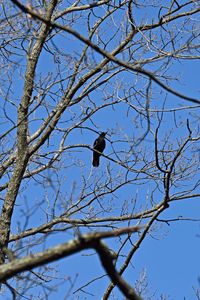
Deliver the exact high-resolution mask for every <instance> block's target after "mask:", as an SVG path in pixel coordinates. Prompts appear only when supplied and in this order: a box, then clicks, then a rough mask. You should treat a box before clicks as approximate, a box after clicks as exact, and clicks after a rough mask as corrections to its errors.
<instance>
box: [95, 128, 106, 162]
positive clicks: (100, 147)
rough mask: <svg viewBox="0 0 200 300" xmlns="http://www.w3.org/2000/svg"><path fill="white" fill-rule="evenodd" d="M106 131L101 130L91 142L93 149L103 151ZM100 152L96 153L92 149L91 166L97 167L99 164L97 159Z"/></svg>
mask: <svg viewBox="0 0 200 300" xmlns="http://www.w3.org/2000/svg"><path fill="white" fill-rule="evenodd" d="M106 133H107V132H102V133H101V134H100V135H99V137H98V138H97V139H96V140H95V141H94V144H93V149H94V150H97V151H99V152H101V153H102V152H103V150H104V149H105V147H106V141H105V136H106ZM100 156H101V154H100V153H97V152H96V151H93V162H92V165H93V167H98V166H99V160H100Z"/></svg>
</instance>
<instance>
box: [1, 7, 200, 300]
mask: <svg viewBox="0 0 200 300" xmlns="http://www.w3.org/2000/svg"><path fill="white" fill-rule="evenodd" d="M67 2H68V1H64V2H63V5H66V3H67ZM140 2H141V1H140ZM147 2H149V1H147ZM169 2H170V1H167V3H168V4H169ZM84 3H85V2H84ZM158 3H159V1H158ZM140 4H141V6H140V7H139V6H138V7H137V8H135V10H134V14H135V16H136V18H135V21H136V25H138V24H140V23H141V24H145V23H151V21H152V20H153V19H154V20H155V19H156V17H157V15H158V11H159V9H160V5H161V4H162V1H161V2H160V3H159V4H158V5H157V6H156V5H155V7H151V8H149V10H147V9H146V8H144V7H143V6H142V3H140ZM162 5H164V4H162ZM163 9H165V8H164V7H163ZM181 11H182V10H181ZM104 13H105V11H102V10H101V8H98V9H97V10H96V14H92V15H91V19H90V22H91V24H93V22H95V20H97V19H98V18H100V16H101V15H103V14H104ZM154 14H155V16H154ZM97 15H98V17H97ZM87 16H88V12H87ZM126 16H127V14H126V10H123V9H122V10H120V11H119V12H118V13H116V15H115V17H114V19H109V22H108V21H106V22H108V23H106V22H105V25H102V27H100V29H101V30H102V31H101V30H100V33H99V35H96V36H94V39H93V42H94V43H99V46H100V47H101V48H103V46H104V44H103V42H101V40H100V39H99V37H101V36H103V34H102V32H105V34H104V35H105V38H107V40H106V42H107V44H105V45H106V46H105V49H106V50H107V51H110V50H111V49H113V48H114V47H116V45H117V44H118V43H119V40H120V39H122V38H123V37H124V33H125V32H126V30H127V29H126V26H129V25H130V24H128V25H127V22H126V19H125V17H126ZM69 18H70V17H69ZM152 18H153V19H152ZM194 18H196V16H195V17H194ZM86 20H87V18H86V17H80V19H79V18H77V22H75V23H73V22H74V19H72V20H71V19H67V21H68V22H69V24H71V26H72V27H73V28H74V29H76V30H77V31H79V32H80V33H81V34H83V35H84V36H87V30H88V27H87V26H88V23H87V21H86ZM88 20H89V17H88ZM144 21H145V22H144ZM91 24H90V25H91ZM107 24H108V25H107ZM110 24H112V26H113V27H112V26H111V25H110ZM116 24H117V26H116ZM118 24H120V25H121V26H122V25H124V26H125V25H126V26H125V27H123V26H122V27H121V28H122V29H123V30H122V33H123V34H121V35H120V30H119V29H120V26H118ZM175 24H176V27H174V32H176V33H177V37H176V38H175V42H176V43H175V44H176V47H177V48H178V47H179V46H180V45H181V43H184V41H186V40H187V38H188V36H189V32H190V30H189V29H191V27H190V26H191V25H190V24H189V25H188V31H187V30H186V29H185V28H183V27H180V28H179V25H180V24H181V21H177V23H175ZM35 26H36V27H37V25H35ZM138 26H139V25H138ZM172 26H173V25H172ZM124 28H125V29H124ZM128 28H129V27H128ZM166 28H167V27H166ZM114 32H116V35H115V36H114V37H113V41H111V42H109V37H111V36H112V34H113V33H114ZM35 34H36V33H35ZM162 34H163V35H161V33H160V29H158V30H155V31H152V35H151V38H152V41H153V42H152V43H151V45H149V44H148V38H149V37H150V35H149V34H148V32H147V33H146V32H144V33H142V32H140V33H138V35H136V37H135V41H134V45H133V46H132V47H130V49H128V50H127V51H125V53H124V55H121V54H120V55H118V58H120V59H124V60H125V61H127V58H128V57H129V55H130V57H131V58H130V61H131V63H133V64H134V63H135V61H140V62H142V61H143V60H145V59H147V58H150V57H152V56H154V55H156V54H160V52H159V49H160V48H159V47H160V45H161V44H162V43H161V40H162V39H163V38H164V37H165V38H166V39H167V38H168V39H169V36H170V35H167V34H166V36H165V30H164V31H162ZM104 42H105V41H104ZM47 44H48V46H49V48H45V49H44V50H43V52H42V55H41V57H40V60H39V63H38V66H37V72H36V76H35V86H34V92H33V96H36V95H38V94H39V93H41V94H42V92H41V91H45V92H44V95H43V96H44V105H43V106H41V107H40V108H39V109H38V110H35V112H34V113H33V114H32V115H31V116H30V119H29V120H30V128H29V129H30V134H33V133H34V132H35V131H36V130H37V129H38V128H39V126H40V125H41V124H42V123H43V121H44V118H46V117H47V116H48V114H49V113H50V112H51V111H52V110H53V109H54V108H55V107H56V105H57V103H58V102H59V101H60V99H61V97H62V96H63V93H64V92H63V91H64V90H65V89H66V87H67V85H68V84H69V80H68V76H70V75H71V73H72V70H73V62H74V61H77V59H78V58H80V54H81V51H82V49H83V43H82V42H80V41H77V40H76V38H74V37H72V36H71V35H69V34H68V33H63V34H58V35H57V36H55V37H54V38H52V40H50V41H49V42H48V43H47ZM166 44H167V45H166V47H165V48H164V50H163V49H162V50H163V51H166V52H167V51H170V50H171V51H172V49H173V47H172V44H170V43H169V45H168V43H167V42H166ZM55 45H56V46H55ZM153 45H154V46H155V47H154V46H153ZM26 47H28V43H27V45H26ZM56 47H57V48H56ZM148 47H149V51H148ZM56 49H59V51H57V52H56ZM48 50H49V51H48ZM50 50H51V51H50ZM173 50H174V49H173ZM133 53H134V54H135V55H133ZM23 55H24V56H23V59H22V61H21V64H22V66H21V68H20V69H17V70H15V72H14V74H17V75H18V76H16V79H15V80H14V81H13V87H14V88H15V89H16V91H15V92H14V93H13V98H14V97H15V101H16V104H18V103H19V100H20V97H21V94H22V88H23V83H24V81H23V79H24V73H23V72H24V70H25V68H24V65H25V52H23ZM101 60H102V56H101V55H99V54H97V53H96V52H95V51H91V50H88V52H87V58H85V61H84V62H83V65H82V67H83V68H82V69H81V71H80V74H79V76H78V77H77V79H76V81H75V83H77V82H78V81H79V79H80V77H81V76H82V75H84V74H86V73H87V72H88V71H91V70H93V68H95V66H96V65H97V63H99V62H100V61H101ZM164 62H165V63H163V61H160V60H158V61H155V62H151V63H147V62H145V63H144V65H142V67H144V69H145V70H149V71H151V72H154V74H155V76H157V74H158V75H160V74H162V76H163V77H162V78H161V81H163V82H166V85H168V86H170V87H171V88H173V89H175V90H176V91H178V92H180V93H182V94H184V95H187V96H191V97H193V98H199V63H198V61H197V60H196V59H191V60H186V59H179V58H173V59H172V60H171V61H170V62H168V56H167V55H166V58H165V59H164ZM109 67H110V70H109V72H108V73H107V74H105V75H103V76H102V78H103V79H105V78H106V77H107V76H110V74H111V73H112V72H114V71H115V67H116V65H115V64H114V63H112V64H110V65H109ZM116 69H117V68H116ZM58 74H59V76H58ZM95 76H98V74H97V75H95ZM164 76H166V77H165V78H164ZM100 80H101V79H99V81H98V80H97V82H100ZM165 80H166V81H165ZM88 83H90V84H91V82H89V81H88V82H87V83H86V84H85V85H84V86H83V87H82V86H81V87H80V88H79V89H78V91H77V93H76V94H75V95H74V96H73V98H72V100H77V99H78V97H81V93H82V92H83V89H84V88H86V85H87V84H88ZM148 83H149V79H147V78H146V77H145V76H143V75H139V74H138V73H136V72H133V71H123V72H119V73H118V74H117V75H116V76H113V77H111V78H110V79H109V80H107V82H106V83H105V84H102V85H101V86H100V87H96V88H95V89H94V91H92V92H88V94H86V95H85V97H84V98H83V99H82V100H81V102H80V103H78V104H77V105H72V106H70V107H68V108H67V110H66V111H65V112H64V113H63V116H62V118H61V119H60V121H59V123H58V124H57V127H56V129H55V132H54V133H53V135H52V136H51V137H50V139H49V140H48V143H46V144H44V146H42V148H41V152H38V153H36V156H35V157H34V159H35V160H33V161H32V162H31V164H30V165H29V171H31V170H32V169H34V168H35V167H36V166H38V165H40V164H41V165H42V164H44V163H46V160H48V159H49V157H51V154H52V153H53V152H54V151H57V150H58V148H59V145H60V142H61V139H62V138H63V136H64V135H65V132H66V131H67V130H68V129H69V128H72V127H73V126H74V125H75V124H78V123H79V122H80V121H81V120H83V119H84V117H85V116H87V114H89V113H90V111H91V110H92V109H94V108H95V107H100V106H102V105H105V103H109V102H112V101H115V100H120V99H121V102H120V101H118V103H117V104H114V105H109V106H106V107H105V108H102V109H100V110H99V111H97V112H96V113H95V114H93V115H92V116H91V118H89V119H87V120H85V121H83V122H82V123H81V124H79V125H80V126H75V128H72V130H71V131H69V135H68V136H67V138H66V140H65V141H64V146H65V147H67V146H69V145H79V146H78V147H76V148H71V149H69V150H66V151H64V152H63V155H62V157H61V158H60V161H59V162H57V163H56V164H55V169H51V170H50V169H49V170H45V171H44V172H43V173H42V174H41V175H40V174H38V175H36V176H34V178H29V179H25V180H24V182H23V184H22V186H21V191H20V193H19V196H18V198H17V201H16V207H15V210H14V215H13V222H12V230H13V233H17V232H18V231H22V230H25V229H28V228H32V227H36V226H39V225H41V224H43V223H45V222H47V221H49V220H51V218H52V215H53V214H54V215H55V216H59V215H60V214H62V213H63V211H65V210H67V209H68V208H69V207H70V205H73V204H74V203H77V201H78V199H79V197H80V195H81V190H82V189H83V187H84V186H85V187H86V188H85V194H86V195H87V196H86V198H85V200H84V201H85V202H86V201H89V199H91V198H92V196H93V195H95V193H94V190H95V189H97V187H101V185H102V186H103V185H105V186H104V187H103V188H102V191H104V190H105V189H106V188H107V187H109V188H112V187H113V186H114V185H115V184H116V183H117V182H120V180H123V179H124V178H126V179H127V180H130V181H131V183H130V184H127V185H125V186H123V187H121V188H120V189H119V190H117V191H115V192H113V193H112V194H107V195H105V196H99V197H98V198H97V199H95V201H93V202H92V203H91V204H90V205H87V207H86V208H83V209H82V210H81V211H78V213H74V214H72V215H71V219H78V218H80V219H81V220H84V219H89V218H94V217H97V218H105V217H112V216H120V215H126V214H127V215H129V214H131V213H132V214H135V213H138V212H141V211H143V210H145V209H149V208H151V207H154V206H155V205H156V204H158V203H160V202H161V201H162V199H163V195H164V187H163V181H162V175H163V174H162V173H161V172H160V171H159V170H157V169H156V167H155V147H154V139H155V136H154V135H155V130H156V128H157V126H158V123H159V120H160V119H161V118H162V123H161V126H160V128H159V130H158V148H159V150H163V153H164V154H163V156H165V155H166V158H167V159H169V157H173V155H174V153H176V151H177V149H178V147H179V146H180V144H181V142H183V140H185V139H186V138H187V136H188V133H189V132H188V128H187V120H188V121H189V126H190V129H191V130H192V132H193V136H194V137H196V136H198V135H199V111H200V110H199V107H197V105H196V104H193V103H191V102H189V101H186V100H183V99H181V98H180V97H177V96H174V95H173V94H171V93H167V92H166V91H164V90H163V89H162V88H160V87H159V86H158V85H157V84H156V83H154V82H152V83H151V86H150V98H151V99H150V103H149V104H150V105H149V113H150V123H149V125H150V128H149V131H148V133H147V135H146V136H145V138H144V139H142V141H140V138H141V137H143V136H144V134H145V132H146V130H147V127H148V122H147V119H148V117H147V115H145V114H146V111H145V106H146V104H147V102H146V99H147V89H148ZM49 86H50V87H49ZM91 86H92V85H91ZM88 90H89V88H88ZM127 99H128V101H130V103H131V105H132V107H131V105H130V103H129V104H128V103H127V102H126V100H127ZM6 105H8V114H10V115H9V118H10V119H12V121H9V122H8V123H6V124H4V123H2V128H3V129H2V130H3V131H4V130H5V128H7V129H8V128H10V127H11V126H13V124H12V122H14V123H15V122H16V118H17V108H16V107H15V106H13V105H12V103H7V104H6ZM33 105H34V104H33ZM133 106H134V108H133ZM183 107H187V108H186V109H183ZM194 107H195V108H194ZM175 108H177V110H176V111H174V110H173V109H175ZM163 109H164V111H165V112H164V114H162V112H161V111H162V110H163ZM178 109H180V110H178ZM1 111H3V109H2V110H1ZM11 115H12V118H11ZM2 118H5V116H3V117H2ZM9 118H8V119H9ZM102 131H107V138H106V149H105V151H104V153H105V155H107V156H108V157H110V158H112V159H114V160H117V161H119V160H120V159H121V161H122V162H123V161H124V160H126V159H129V163H128V165H129V166H130V167H132V168H133V169H134V170H138V177H137V176H136V173H135V172H127V170H126V169H125V168H123V167H122V166H120V165H119V164H117V163H116V162H113V161H110V160H109V159H107V158H105V157H101V163H100V167H99V168H92V165H91V161H92V151H91V149H88V148H87V147H84V145H90V146H92V145H93V142H94V140H95V139H96V138H97V136H98V135H97V133H98V132H99V133H100V132H102ZM12 133H13V134H14V135H15V134H16V131H15V130H13V131H12ZM9 143H10V144H14V143H15V139H13V138H11V139H10V142H9ZM199 147H200V145H199V142H198V141H195V142H194V143H190V145H189V146H188V147H187V148H186V150H185V153H184V155H183V156H181V157H180V159H179V160H178V162H177V166H176V168H175V172H179V171H180V170H181V168H182V169H183V178H181V177H180V174H179V175H176V176H175V175H174V178H173V187H172V188H171V190H170V195H172V196H175V195H177V196H180V195H181V194H184V193H186V192H185V191H188V194H192V193H195V194H199V193H200V188H199V183H198V181H199V159H200V155H199ZM167 150H168V154H165V153H166V151H167ZM44 153H45V155H43V154H44ZM37 155H38V156H37ZM167 155H168V156H167ZM127 157H128V158H127ZM161 158H162V155H160V156H159V159H160V161H161V160H162V159H161ZM131 160H132V162H131ZM145 164H146V168H147V169H148V168H149V170H150V171H149V173H148V176H146V174H142V173H141V172H140V169H141V168H142V167H143V166H144V165H145ZM190 165H191V166H190ZM161 166H162V167H164V163H162V162H161ZM189 166H190V167H189ZM190 172H191V173H190ZM186 173H187V174H188V175H187V177H186V179H184V174H186ZM150 175H152V176H150ZM109 176H111V178H112V180H111V181H109V178H110V177H109ZM120 176H121V177H120ZM8 178H9V177H6V178H3V179H2V182H1V184H4V183H5V182H7V180H8ZM106 182H107V185H106V184H105V183H106ZM195 183H197V185H196V187H195V188H193V187H194V185H195ZM191 189H192V191H191V192H190V190H191ZM58 191H59V193H58ZM97 192H98V190H97ZM93 193H94V194H93ZM84 201H82V202H81V204H82V203H83V204H84V203H85V202H84ZM79 204H80V203H78V204H77V207H78V205H79ZM27 211H29V215H28V218H27ZM158 219H159V221H158V222H155V224H154V225H153V226H152V228H151V229H150V231H149V234H148V235H147V236H146V238H145V239H144V241H143V242H142V244H141V245H140V247H139V249H138V250H137V251H136V254H135V255H134V256H133V259H132V261H131V264H130V265H129V268H128V269H127V270H126V272H125V273H124V274H123V277H124V278H125V279H126V280H127V282H129V283H130V284H131V285H133V286H136V287H137V282H138V280H141V281H142V282H143V285H144V286H146V289H145V292H143V294H142V295H143V297H144V299H145V300H150V299H151V300H158V299H160V300H161V299H162V300H196V299H198V298H197V297H196V296H195V290H196V289H199V290H200V283H199V278H200V268H199V265H200V263H199V252H200V201H199V197H194V198H189V199H184V200H181V201H173V202H170V205H169V208H168V209H166V210H165V211H164V212H163V213H162V214H160V215H159V217H158ZM20 221H21V224H20V225H19V223H20ZM137 222H139V221H138V220H136V221H135V220H131V221H130V222H129V221H125V222H123V223H115V224H112V225H113V226H116V227H117V226H118V227H125V226H130V225H131V226H134V225H135V224H136V223H137ZM146 222H147V219H144V220H142V221H141V223H142V224H143V225H145V224H146ZM95 226H96V227H95ZM95 226H93V227H92V226H91V227H88V228H84V227H80V228H79V229H77V228H72V229H71V228H70V229H69V230H64V229H63V230H62V231H60V232H56V231H55V232H54V233H52V234H47V235H45V236H44V235H41V240H37V239H36V237H31V238H30V239H29V238H28V239H27V240H26V242H25V244H23V247H22V245H21V244H19V245H18V244H17V245H14V244H12V247H16V249H19V250H18V253H19V256H21V257H22V256H24V255H26V254H27V253H26V246H27V245H28V244H29V243H31V250H30V249H29V253H30V251H31V252H32V253H34V252H38V251H42V250H44V249H46V248H50V247H52V246H55V245H58V244H60V243H63V242H67V241H69V240H70V239H73V238H74V237H77V233H79V234H80V233H81V234H82V233H85V232H91V231H94V230H96V231H97V230H109V229H111V226H110V224H107V226H106V225H105V226H103V225H102V227H98V226H97V225H96V224H95ZM63 227H64V226H63ZM66 228H67V225H66ZM59 229H60V228H59ZM198 235H199V236H198ZM138 237H139V235H138V234H135V235H134V234H133V235H132V237H131V241H129V242H127V244H126V245H125V246H124V248H123V250H122V252H121V253H120V254H121V256H120V258H119V261H118V262H117V269H119V268H120V266H121V265H122V264H123V262H124V260H125V258H126V256H127V253H128V252H129V251H130V249H131V247H132V244H131V243H135V242H136V241H137V239H138ZM124 239H125V237H122V238H120V239H119V238H113V239H107V240H105V243H106V244H107V245H109V247H110V248H111V249H112V250H113V251H118V249H119V247H120V244H121V243H122V242H123V241H124ZM20 247H21V248H20ZM50 267H56V269H58V271H59V272H60V273H59V272H58V273H57V272H55V273H54V272H51V270H49V276H55V277H56V278H57V279H56V280H55V282H56V283H59V282H60V283H61V284H60V285H59V286H58V287H57V288H55V290H54V287H53V284H52V290H53V292H52V294H51V295H50V296H48V297H47V299H48V300H53V299H56V300H57V299H60V300H61V299H72V300H75V299H97V300H98V299H101V297H102V296H103V293H104V292H105V289H106V288H107V286H108V284H109V279H108V277H107V276H104V275H105V271H104V269H103V268H102V266H101V263H100V260H99V258H98V257H97V254H95V253H94V251H93V250H87V251H83V252H81V253H79V254H75V255H72V256H69V257H67V258H65V259H62V260H60V261H56V262H54V263H52V264H50ZM62 277H65V280H64V281H63V279H62ZM94 279H95V280H94ZM89 282H90V284H88V283H89ZM50 285H51V283H50ZM81 286H82V287H83V288H82V291H81V290H80V287H81ZM38 290H39V288H38V287H33V291H35V294H36V293H37V292H38ZM68 290H69V294H68V295H67V296H66V298H64V296H63V295H64V294H66V292H67V291H68ZM115 290H116V291H115ZM114 291H115V293H116V294H115V296H113V295H112V296H110V299H119V300H120V299H123V297H122V294H121V293H120V292H119V291H118V290H117V289H114ZM9 296H10V293H9V292H8V294H7V299H9ZM22 298H23V297H22ZM0 299H5V295H4V296H1V294H0ZM25 299H26V298H25ZM28 299H29V298H28Z"/></svg>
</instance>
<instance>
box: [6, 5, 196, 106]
mask: <svg viewBox="0 0 200 300" xmlns="http://www.w3.org/2000/svg"><path fill="white" fill-rule="evenodd" d="M11 1H12V2H13V3H14V4H15V5H16V6H18V7H19V8H20V9H21V10H22V11H23V12H24V13H26V14H30V15H31V16H32V17H33V18H36V19H38V20H40V21H42V22H44V23H46V24H48V25H49V26H51V27H53V28H58V29H61V30H63V31H66V32H68V33H69V34H71V35H73V36H75V37H76V38H77V39H79V40H80V41H82V42H83V43H85V44H86V45H88V46H90V47H91V48H92V49H94V50H95V51H96V52H98V53H100V54H101V55H103V56H104V57H106V58H107V59H109V60H110V61H112V62H114V63H116V64H118V65H119V66H122V67H124V68H126V69H128V70H131V71H134V72H137V73H140V74H143V75H145V76H147V77H148V78H149V79H151V80H153V81H154V82H155V83H157V84H158V85H159V86H160V87H162V88H163V89H165V90H166V91H167V92H169V93H171V94H173V95H175V96H177V97H180V98H182V99H184V100H187V101H190V102H193V103H197V104H200V100H198V99H195V98H192V97H189V96H186V95H184V94H181V93H179V92H177V91H176V90H174V89H172V88H170V87H169V86H167V85H166V84H164V83H163V82H162V81H160V80H159V79H158V78H157V77H156V76H155V75H154V74H153V73H152V72H150V71H147V70H145V69H143V68H141V67H140V66H135V67H134V66H132V65H131V64H129V63H127V62H125V61H122V60H120V59H118V58H116V57H115V56H113V55H112V54H110V53H109V52H107V51H105V50H103V49H101V48H100V47H99V46H97V45H96V44H94V43H92V42H91V40H89V39H87V38H85V37H84V36H82V35H81V34H80V33H79V32H77V31H76V30H74V29H72V28H71V27H69V26H64V25H61V24H58V23H56V22H53V21H50V20H47V19H46V18H45V17H43V16H42V15H40V14H38V12H36V11H34V10H33V9H31V8H30V7H27V6H25V5H23V4H21V3H20V2H19V1H17V0H11ZM196 12H197V11H196ZM169 21H170V19H169ZM165 23H166V20H164V21H162V20H161V21H160V24H161V25H162V24H165ZM135 31H136V32H137V28H136V29H135Z"/></svg>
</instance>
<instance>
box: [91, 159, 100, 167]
mask: <svg viewBox="0 0 200 300" xmlns="http://www.w3.org/2000/svg"><path fill="white" fill-rule="evenodd" d="M92 165H93V167H98V166H99V157H94V158H93V162H92Z"/></svg>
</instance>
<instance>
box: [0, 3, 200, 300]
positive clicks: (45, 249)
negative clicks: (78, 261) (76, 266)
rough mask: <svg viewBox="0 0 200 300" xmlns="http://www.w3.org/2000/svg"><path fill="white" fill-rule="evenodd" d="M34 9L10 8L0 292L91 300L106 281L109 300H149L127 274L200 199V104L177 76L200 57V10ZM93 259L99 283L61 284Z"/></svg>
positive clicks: (168, 6)
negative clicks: (98, 153)
mask: <svg viewBox="0 0 200 300" xmlns="http://www.w3.org/2000/svg"><path fill="white" fill-rule="evenodd" d="M24 2H25V1H17V0H11V1H2V3H1V16H0V28H1V46H0V51H1V52H0V53H1V56H0V57H1V89H0V93H1V137H0V141H1V154H0V174H1V186H0V190H1V214H0V246H1V247H0V278H1V283H2V286H1V293H2V295H7V293H11V295H12V297H13V299H20V298H21V297H22V296H23V297H26V299H34V298H35V299H36V298H37V299H49V296H50V294H51V293H52V294H53V295H54V292H55V290H56V289H59V286H61V288H63V287H64V295H63V299H72V298H73V297H74V299H78V298H79V297H81V299H83V297H84V295H85V293H86V287H87V289H89V290H90V291H92V284H93V283H94V282H99V281H100V280H101V279H102V278H105V277H106V278H107V279H109V281H108V280H107V281H106V283H107V284H108V286H107V287H106V286H105V288H104V289H103V288H102V289H101V296H100V297H103V299H104V300H105V299H108V298H109V297H110V295H111V293H112V292H113V289H114V288H115V286H117V287H118V288H119V289H120V292H121V293H122V294H123V295H124V296H125V297H126V298H127V299H142V298H145V290H146V289H145V286H146V283H145V282H146V279H144V277H143V279H141V278H138V280H137V282H133V281H132V282H130V280H129V279H128V280H125V278H124V275H123V273H124V272H125V270H127V269H131V261H132V258H133V256H134V254H135V253H136V251H138V249H139V247H141V246H142V245H143V241H144V239H145V238H146V237H147V236H149V235H150V234H152V232H154V231H155V232H156V226H154V225H157V226H158V225H160V224H163V223H166V224H169V223H170V222H173V221H180V220H182V221H183V220H184V218H182V219H181V218H179V217H177V218H176V219H173V220H172V219H163V218H162V213H163V212H164V211H168V210H170V209H171V206H170V204H171V202H180V201H181V202H184V200H185V199H190V198H191V199H194V198H198V197H199V196H200V193H199V187H200V186H199V185H200V181H199V178H198V173H199V152H198V149H199V140H200V130H199V126H198V125H197V124H198V121H199V116H198V111H199V107H200V100H198V96H197V92H196V91H195V90H194V87H193V86H192V80H190V78H188V76H186V75H185V74H182V78H181V74H180V73H181V72H182V70H185V68H186V64H188V63H190V64H191V65H192V66H193V67H194V66H195V61H197V60H198V59H199V58H200V56H199V48H200V45H199V43H198V38H199V30H198V20H197V14H198V12H199V11H200V8H199V7H200V6H199V1H194V0H191V1H174V0H170V1H164V2H163V1H159V0H158V1H154V0H151V1H133V0H119V1H115V0H100V1H79V0H78V1H65V0H60V1H58V0H49V1H46V0H43V1H40V0H37V1H27V2H26V4H24ZM184 80H185V81H186V83H187V87H188V90H186V89H184V87H183V84H184ZM189 89H190V91H191V92H188V91H189ZM195 93H196V94H195ZM101 132H107V135H106V145H107V146H106V149H105V151H104V153H102V163H101V165H100V166H99V167H98V168H93V167H92V154H93V146H92V144H93V141H94V140H95V138H97V137H98V134H99V133H101ZM185 221H186V220H185ZM104 239H106V243H104V241H103V240H104ZM88 249H93V252H94V253H95V254H97V255H98V257H99V262H100V264H101V265H102V269H101V268H100V265H99V269H100V270H102V273H101V275H100V276H99V275H98V274H99V272H98V271H97V272H96V273H95V275H94V276H93V278H92V279H91V280H88V278H87V277H86V278H85V281H86V280H88V282H87V283H85V284H83V283H81V280H80V281H79V275H77V277H76V273H75V272H74V274H72V272H71V269H70V272H69V271H68V267H67V266H68V261H69V260H67V261H66V260H65V259H63V260H62V264H63V268H64V270H65V274H64V276H62V275H61V274H59V272H58V271H59V268H60V265H59V263H58V264H57V260H59V259H61V258H66V257H70V259H71V260H72V261H73V260H74V258H72V257H71V255H72V254H75V253H76V255H77V256H78V254H80V252H81V253H87V254H88V257H87V261H88V262H87V263H88V264H90V262H91V261H93V258H92V256H91V255H90V254H91V251H89V252H88ZM83 250H84V251H83ZM82 251H83V252H82ZM77 253H78V254H77ZM52 262H56V265H53V266H52V264H49V263H52ZM61 273H62V272H61ZM80 273H82V274H83V275H82V276H84V273H85V271H84V270H80ZM108 282H109V283H108ZM77 286H78V288H77ZM195 294H196V295H199V292H198V291H196V290H195ZM90 295H95V291H92V292H91V294H90ZM98 296H99V295H98ZM94 297H95V296H94ZM96 297H97V295H96ZM197 297H198V296H197ZM96 299H97V298H96ZM148 299H149V298H148ZM162 299H163V298H162Z"/></svg>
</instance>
